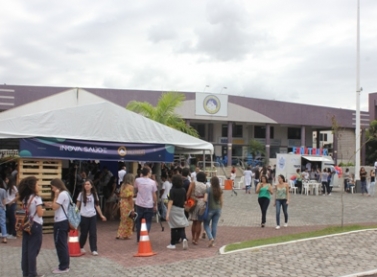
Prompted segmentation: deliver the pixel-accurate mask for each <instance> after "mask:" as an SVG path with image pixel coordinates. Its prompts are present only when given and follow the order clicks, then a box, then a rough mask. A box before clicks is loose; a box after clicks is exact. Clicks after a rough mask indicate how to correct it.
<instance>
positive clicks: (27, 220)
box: [14, 195, 37, 235]
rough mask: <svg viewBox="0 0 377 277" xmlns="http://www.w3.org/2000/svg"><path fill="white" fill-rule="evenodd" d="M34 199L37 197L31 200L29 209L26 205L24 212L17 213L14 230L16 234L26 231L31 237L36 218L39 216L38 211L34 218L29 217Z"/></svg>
mask: <svg viewBox="0 0 377 277" xmlns="http://www.w3.org/2000/svg"><path fill="white" fill-rule="evenodd" d="M34 197H35V195H34V196H33V197H32V198H31V199H30V201H29V204H28V205H27V207H26V206H25V205H24V207H23V209H22V210H18V211H16V212H15V217H16V224H15V227H14V228H15V230H16V232H20V231H25V232H27V233H28V234H29V235H31V227H32V226H33V223H34V216H35V215H36V214H37V211H35V213H34V215H33V216H30V215H29V208H30V205H31V202H32V201H33V199H34Z"/></svg>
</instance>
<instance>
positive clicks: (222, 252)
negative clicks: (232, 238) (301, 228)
mask: <svg viewBox="0 0 377 277" xmlns="http://www.w3.org/2000/svg"><path fill="white" fill-rule="evenodd" d="M365 231H377V228H375V229H364V230H357V231H350V232H345V233H339V234H333V235H326V236H320V237H313V238H307V239H298V240H291V241H286V242H281V243H274V244H266V245H261V246H254V247H248V248H244V249H238V250H233V251H228V252H225V247H226V246H227V245H223V246H221V247H220V249H219V254H220V255H227V254H233V253H238V252H243V251H249V250H258V249H263V248H266V247H273V246H280V245H285V244H291V243H296V242H303V241H311V240H316V239H323V238H331V237H335V236H343V235H348V234H352V233H360V232H365ZM238 243H240V242H238ZM232 244H234V243H232ZM376 272H377V270H376ZM373 273H374V272H373ZM373 273H372V274H373ZM357 274H360V273H357ZM357 276H359V275H347V276H344V277H357ZM360 276H362V275H360Z"/></svg>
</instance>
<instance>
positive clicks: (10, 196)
mask: <svg viewBox="0 0 377 277" xmlns="http://www.w3.org/2000/svg"><path fill="white" fill-rule="evenodd" d="M17 192H18V189H17V187H13V189H12V191H11V192H10V193H9V191H8V190H7V199H6V200H5V204H9V203H10V202H12V201H13V200H14V199H15V198H16V194H17Z"/></svg>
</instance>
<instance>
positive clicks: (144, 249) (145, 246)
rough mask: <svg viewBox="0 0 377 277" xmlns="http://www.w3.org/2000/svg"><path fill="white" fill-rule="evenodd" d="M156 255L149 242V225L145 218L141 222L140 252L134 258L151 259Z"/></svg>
mask: <svg viewBox="0 0 377 277" xmlns="http://www.w3.org/2000/svg"><path fill="white" fill-rule="evenodd" d="M156 254H157V253H154V252H152V246H151V242H150V240H149V235H148V230H147V224H146V223H145V218H143V219H142V220H141V230H140V241H139V251H138V253H137V254H135V255H134V257H150V256H153V255H156Z"/></svg>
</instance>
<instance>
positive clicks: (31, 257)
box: [21, 222, 42, 276]
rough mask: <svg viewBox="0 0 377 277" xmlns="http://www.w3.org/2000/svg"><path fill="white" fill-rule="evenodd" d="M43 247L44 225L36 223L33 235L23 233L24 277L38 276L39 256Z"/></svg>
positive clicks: (32, 230)
mask: <svg viewBox="0 0 377 277" xmlns="http://www.w3.org/2000/svg"><path fill="white" fill-rule="evenodd" d="M41 246H42V225H41V224H39V223H37V222H34V223H33V225H32V226H31V234H29V233H27V232H22V256H21V269H22V275H23V276H37V273H38V272H37V256H38V254H39V250H40V249H41Z"/></svg>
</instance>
